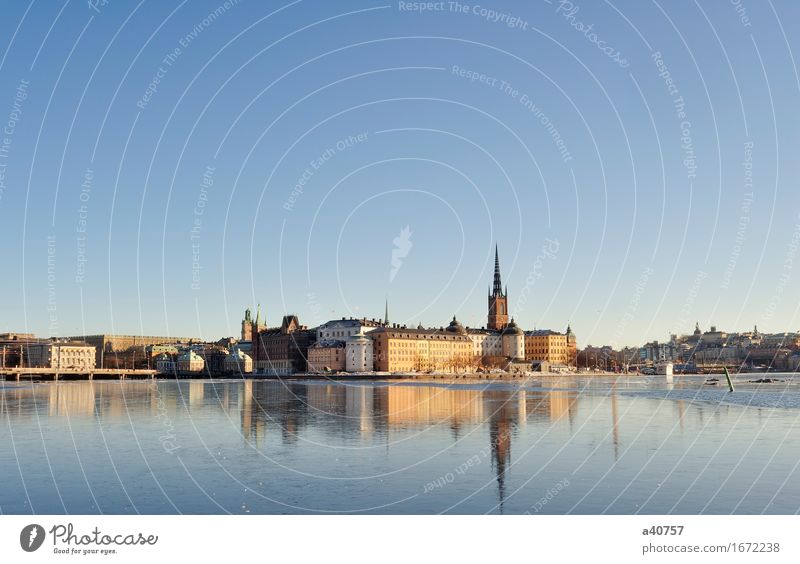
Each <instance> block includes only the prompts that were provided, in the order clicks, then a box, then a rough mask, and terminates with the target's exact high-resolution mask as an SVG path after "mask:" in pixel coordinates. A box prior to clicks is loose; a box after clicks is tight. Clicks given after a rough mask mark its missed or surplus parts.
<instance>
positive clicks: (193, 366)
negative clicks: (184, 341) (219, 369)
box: [176, 349, 206, 372]
mask: <svg viewBox="0 0 800 564" xmlns="http://www.w3.org/2000/svg"><path fill="white" fill-rule="evenodd" d="M205 365H206V363H205V361H204V360H203V359H202V358H201V357H200V355H198V354H197V353H196V352H194V351H193V350H191V349H189V350H186V351H184V352H182V353H180V354H179V355H178V358H177V362H176V368H177V370H178V372H202V371H203V368H205Z"/></svg>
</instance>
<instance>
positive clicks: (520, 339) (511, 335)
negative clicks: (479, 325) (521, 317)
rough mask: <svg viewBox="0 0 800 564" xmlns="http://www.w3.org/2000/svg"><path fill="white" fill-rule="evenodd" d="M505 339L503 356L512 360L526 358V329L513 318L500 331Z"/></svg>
mask: <svg viewBox="0 0 800 564" xmlns="http://www.w3.org/2000/svg"><path fill="white" fill-rule="evenodd" d="M500 334H501V335H502V339H503V356H505V357H507V358H510V359H511V360H525V331H523V330H522V329H520V328H519V327H518V326H517V324H516V323H515V322H514V319H513V318H512V319H511V321H510V322H509V323H508V325H506V326H505V327H504V328H503V330H502V331H501V332H500Z"/></svg>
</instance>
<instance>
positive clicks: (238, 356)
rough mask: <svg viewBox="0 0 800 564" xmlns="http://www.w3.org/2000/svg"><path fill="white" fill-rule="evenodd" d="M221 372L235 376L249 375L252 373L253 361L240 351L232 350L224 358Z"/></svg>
mask: <svg viewBox="0 0 800 564" xmlns="http://www.w3.org/2000/svg"><path fill="white" fill-rule="evenodd" d="M223 370H224V371H225V372H233V373H235V374H250V373H251V372H252V371H253V359H252V358H250V357H249V356H248V355H247V354H245V353H244V352H243V351H242V350H241V349H233V350H231V352H229V353H228V355H227V356H226V357H225V361H224V363H223Z"/></svg>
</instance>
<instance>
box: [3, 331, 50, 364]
mask: <svg viewBox="0 0 800 564" xmlns="http://www.w3.org/2000/svg"><path fill="white" fill-rule="evenodd" d="M47 342H49V341H48V340H47V339H38V338H36V335H34V334H33V333H0V368H16V367H17V366H25V365H26V363H27V352H26V350H27V348H28V346H30V345H31V344H36V343H47Z"/></svg>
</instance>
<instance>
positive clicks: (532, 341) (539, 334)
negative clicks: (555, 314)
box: [525, 329, 576, 365]
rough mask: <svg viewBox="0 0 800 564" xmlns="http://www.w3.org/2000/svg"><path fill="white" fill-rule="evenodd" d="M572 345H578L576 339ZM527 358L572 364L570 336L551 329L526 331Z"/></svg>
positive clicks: (551, 362)
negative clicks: (575, 342) (575, 343)
mask: <svg viewBox="0 0 800 564" xmlns="http://www.w3.org/2000/svg"><path fill="white" fill-rule="evenodd" d="M572 346H576V345H574V341H573V345H572ZM525 360H537V361H545V362H548V363H550V364H565V365H571V364H572V363H573V360H572V353H571V346H570V341H569V337H568V336H567V335H565V334H563V333H558V332H556V331H551V330H549V329H540V330H536V331H527V332H526V333H525Z"/></svg>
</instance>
